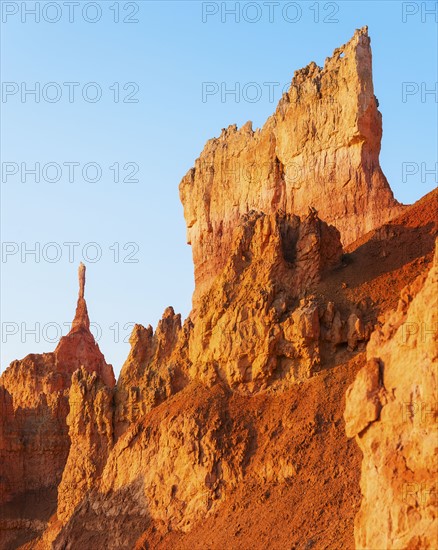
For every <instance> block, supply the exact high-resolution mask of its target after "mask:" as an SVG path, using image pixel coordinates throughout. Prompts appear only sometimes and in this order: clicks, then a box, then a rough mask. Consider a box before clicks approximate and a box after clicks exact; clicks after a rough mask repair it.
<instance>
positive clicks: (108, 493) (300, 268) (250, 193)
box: [0, 28, 438, 550]
mask: <svg viewBox="0 0 438 550" xmlns="http://www.w3.org/2000/svg"><path fill="white" fill-rule="evenodd" d="M380 138H381V119H380V114H379V113H378V111H377V104H376V100H375V97H374V92H373V86H372V79H371V52H370V48H369V38H368V36H367V30H366V28H364V29H361V30H359V31H357V32H356V33H355V35H354V36H353V38H352V39H351V41H350V42H349V43H348V44H346V45H345V46H343V47H342V48H340V49H338V50H336V51H335V53H334V56H333V57H332V58H330V59H328V60H327V61H326V63H325V66H324V68H323V69H320V68H318V67H317V66H316V65H315V64H311V65H309V66H308V67H307V68H305V69H303V70H302V71H298V72H297V73H296V75H295V77H294V80H293V82H292V85H291V88H290V90H289V92H288V93H287V94H285V96H284V97H283V99H282V100H281V102H280V104H279V106H278V108H277V110H276V112H275V114H274V115H273V116H272V117H271V118H270V119H269V120H268V121H267V123H266V124H265V126H264V127H263V129H262V130H259V131H256V132H253V131H252V129H251V127H250V125H249V124H247V125H245V126H244V127H243V128H241V129H240V130H237V129H236V128H234V127H230V128H229V129H228V130H226V131H224V132H223V133H222V136H221V137H220V138H218V139H214V140H211V141H209V142H208V143H207V145H206V147H205V149H204V152H203V153H202V155H201V157H200V159H198V160H197V161H196V165H195V168H194V169H192V170H191V171H190V172H189V174H188V175H187V176H186V177H185V178H184V179H183V181H182V183H181V186H180V193H181V198H182V201H183V204H184V212H185V218H186V222H187V227H188V240H189V241H190V242H191V244H192V247H193V257H194V267H195V278H196V288H195V294H194V302H193V306H194V307H193V310H192V312H191V314H190V315H189V317H188V318H187V319H186V320H185V321H184V322H181V317H180V315H178V314H175V312H174V310H173V309H172V308H171V307H169V308H167V309H166V310H165V312H164V314H163V318H162V319H161V321H160V322H159V323H158V326H157V328H156V330H155V331H154V330H153V329H152V327H150V326H148V327H146V328H145V327H143V326H142V325H140V324H138V325H135V327H134V330H133V332H132V335H131V338H130V343H131V351H130V353H129V356H128V358H127V360H126V361H125V364H124V365H123V367H122V370H121V373H120V376H119V379H118V381H117V384H115V379H114V375H113V371H112V367H111V365H108V364H107V363H106V361H105V359H104V357H103V355H102V353H101V352H100V350H99V348H98V346H97V344H96V343H95V341H94V339H93V337H92V335H91V333H90V331H89V318H88V312H87V306H86V303H85V298H84V286H85V268H84V267H83V266H81V267H80V270H79V297H78V303H77V309H76V315H75V319H74V322H73V325H72V329H71V331H70V332H69V334H68V335H67V336H65V337H63V338H62V339H61V341H60V342H59V344H58V346H57V348H56V350H55V351H54V352H53V353H47V354H43V355H29V356H27V357H26V358H25V359H23V360H22V361H15V362H13V363H12V364H11V366H10V367H9V368H8V369H7V370H6V371H5V373H4V374H3V375H2V377H1V378H0V413H1V419H0V458H1V471H0V487H1V496H2V500H3V502H4V503H5V504H4V505H3V506H2V507H1V508H0V533H1V537H2V538H1V543H0V548H1V549H2V550H3V548H5V549H6V548H7V549H10V548H22V549H23V550H24V549H30V548H32V549H39V550H49V549H56V550H57V549H63V550H64V549H76V548H81V549H82V548H84V549H88V548H90V549H91V548H93V549H94V548H96V549H100V548H102V549H108V550H111V549H114V550H116V549H120V548H136V549H137V550H146V549H148V550H149V549H152V548H153V549H163V550H164V549H166V550H167V549H168V548H174V549H189V548H190V549H202V550H207V549H210V550H219V549H220V550H222V549H223V548H230V549H241V548H242V549H246V548H254V549H257V550H258V549H260V550H261V549H263V550H264V549H266V548H273V549H279V550H280V549H281V550H283V549H285V548H290V549H293V550H305V549H309V548H314V549H331V550H339V549H340V548H348V549H349V548H354V546H355V540H356V546H357V548H361V549H363V548H382V549H383V548H386V547H390V546H388V545H390V544H393V545H394V547H395V548H398V547H399V548H405V547H406V548H409V549H410V550H414V549H417V548H418V549H420V548H427V547H428V546H427V545H428V544H429V547H433V545H434V541H433V537H432V534H431V530H432V527H433V524H432V523H431V521H432V519H433V518H434V514H435V512H434V508H433V503H432V502H431V501H430V500H427V501H424V502H423V501H421V502H420V501H419V500H418V498H419V497H415V496H412V495H410V496H409V498H411V499H412V498H413V499H414V500H412V501H409V502H407V501H406V502H405V501H404V500H403V496H401V495H403V492H402V485H403V483H405V482H406V483H410V482H412V483H421V482H425V481H428V480H430V478H431V476H432V475H434V473H435V471H434V469H433V463H432V461H431V453H432V451H433V441H432V439H433V438H432V431H431V430H432V424H431V422H432V420H431V416H428V417H427V419H428V420H427V423H426V424H424V425H420V426H418V425H416V424H414V420H413V419H412V418H409V415H408V420H407V421H406V422H403V421H402V420H401V416H400V415H401V414H402V412H403V404H404V403H405V401H407V402H408V403H412V404H413V405H415V403H416V400H418V399H421V400H426V401H427V400H432V398H433V395H435V399H436V379H434V376H433V375H432V373H433V369H432V367H431V365H432V363H433V362H434V361H436V357H435V356H434V355H433V352H432V347H431V346H432V344H431V343H430V342H429V341H428V342H423V341H420V340H419V338H420V336H419V334H416V333H414V332H412V331H411V334H410V335H409V338H408V341H406V342H403V341H400V338H402V334H403V326H406V325H407V323H418V322H419V319H421V316H422V315H423V314H424V316H425V319H426V322H428V323H433V322H434V321H435V322H436V314H434V313H432V312H431V311H429V312H428V311H426V309H425V308H426V307H427V304H428V305H429V306H434V307H435V308H436V302H434V301H433V300H434V298H433V295H432V294H433V288H434V284H436V279H434V278H433V277H436V275H433V273H434V272H432V271H430V274H429V275H427V276H426V273H427V272H428V271H429V269H430V266H431V261H432V248H433V240H434V234H435V233H436V220H437V206H436V205H437V196H438V194H437V193H436V192H435V193H431V194H429V195H428V196H426V197H424V198H423V199H422V200H421V201H419V203H417V204H415V205H413V206H412V207H406V208H404V209H402V208H401V206H400V205H398V203H397V202H396V201H395V200H394V199H393V197H392V193H391V190H390V188H389V186H388V184H387V182H386V180H385V178H384V176H383V174H382V172H381V170H380V167H379V162H378V155H379V149H380ZM396 215H397V216H396ZM394 216H396V217H394ZM392 217H394V218H393V219H392V220H391V221H389V220H390V218H392ZM341 242H343V243H344V244H347V243H348V254H345V253H343V249H342V245H341ZM401 245H402V246H401ZM420 245H421V246H420ZM431 274H432V275H431ZM418 277H420V278H418ZM417 278H418V279H417ZM414 281H416V282H414ZM406 285H411V286H409V288H408V290H406V291H404V293H402V302H401V305H399V307H398V309H397V311H396V312H393V313H388V311H391V309H392V308H393V307H394V306H396V303H397V296H398V294H399V291H400V289H401V288H403V287H405V286H406ZM385 315H386V317H385V318H384V319H385V320H384V321H383V320H382V319H383V317H382V316H385ZM434 315H435V317H434ZM371 334H372V337H371V340H370V335H371ZM367 343H368V346H367ZM403 346H404V347H403ZM435 355H436V354H435ZM356 375H357V378H356V382H354V384H353V386H351V388H350V389H349V390H348V392H347V388H348V387H349V385H350V384H352V382H353V380H354V379H355V377H356ZM346 392H347V395H346ZM434 392H435V394H434ZM344 410H345V421H346V424H345V423H344V420H343V415H344ZM409 410H410V409H409ZM412 410H414V406H413V407H412ZM397 415H398V416H397ZM409 422H411V424H412V425H411V424H410V423H409ZM346 429H347V433H346ZM347 434H348V436H347ZM353 436H356V441H357V442H358V443H359V446H360V448H361V450H362V451H363V453H364V459H363V464H362V481H361V487H360V486H359V480H360V475H361V470H360V460H361V456H360V449H359V447H358V446H357V445H356V442H355V440H354V439H352V437H353ZM422 443H424V445H425V448H424V452H423V449H422V448H421V447H420V444H422ZM399 474H400V475H399ZM361 488H362V495H361V490H360V489H361ZM411 489H412V487H411ZM34 498H37V500H38V502H37V504H36V505H35V506H33V503H34ZM361 499H362V503H361ZM415 499H417V500H415ZM376 502H378V503H379V506H375V503H376ZM359 507H360V511H359V513H358V514H357V517H356V528H355V530H354V529H353V522H354V518H355V516H356V513H357V512H358V510H359ZM380 510H384V513H381V514H380V515H379V516H378V512H379V511H380ZM379 513H380V512H379ZM397 545H399V546H397ZM403 545H404V546H403ZM435 546H436V544H435Z"/></svg>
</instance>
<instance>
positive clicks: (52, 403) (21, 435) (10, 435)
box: [0, 267, 115, 502]
mask: <svg viewBox="0 0 438 550" xmlns="http://www.w3.org/2000/svg"><path fill="white" fill-rule="evenodd" d="M79 275H80V277H79V282H80V291H79V298H78V303H77V308H76V315H75V319H74V321H73V324H72V328H71V330H70V332H69V333H68V334H67V335H66V336H64V337H63V338H61V340H60V342H59V344H58V346H57V348H56V349H55V351H54V352H52V353H43V354H41V355H37V354H31V355H28V356H27V357H25V358H24V359H23V360H21V361H13V362H12V363H11V365H10V366H9V368H7V369H6V370H5V372H4V373H3V374H2V376H1V377H0V399H1V407H2V409H1V412H2V415H1V417H0V425H1V428H0V460H1V462H2V471H1V477H0V487H1V490H0V497H1V498H2V499H3V502H4V501H7V500H10V499H11V498H12V497H13V496H14V495H16V494H19V493H23V492H26V491H38V490H42V489H44V488H48V487H53V486H57V485H58V484H59V482H60V480H61V476H62V472H63V469H64V466H65V463H66V460H67V456H68V453H69V448H70V439H69V436H68V427H67V424H66V418H67V414H68V411H69V395H68V394H69V388H70V384H71V377H72V374H73V373H74V372H75V371H76V370H77V369H78V368H80V367H81V366H83V367H84V368H85V370H86V371H87V372H89V373H97V374H98V375H99V376H101V377H102V380H103V381H104V383H105V384H106V385H107V386H108V387H113V386H114V384H115V378H114V373H113V370H112V366H111V365H108V364H107V363H106V362H105V358H104V356H103V355H102V353H101V351H100V350H99V347H98V345H97V343H96V342H95V340H94V337H93V335H92V334H91V332H90V330H89V326H90V322H89V319H88V313H87V305H86V303H85V299H84V297H83V296H84V295H83V289H84V286H83V285H84V284H85V268H84V267H81V268H80V271H79Z"/></svg>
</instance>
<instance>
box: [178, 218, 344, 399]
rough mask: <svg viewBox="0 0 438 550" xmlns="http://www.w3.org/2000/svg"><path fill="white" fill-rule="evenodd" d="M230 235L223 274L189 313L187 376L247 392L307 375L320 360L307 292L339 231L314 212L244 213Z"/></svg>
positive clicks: (331, 260) (335, 248)
mask: <svg viewBox="0 0 438 550" xmlns="http://www.w3.org/2000/svg"><path fill="white" fill-rule="evenodd" d="M233 242H234V248H233V252H232V254H231V257H230V259H229V261H228V263H227V264H226V266H225V268H224V270H223V273H222V274H221V275H220V276H218V277H217V278H216V279H215V281H214V282H213V284H212V286H211V288H210V290H209V291H208V292H207V293H206V294H204V296H203V297H202V298H201V299H200V300H199V302H198V307H197V309H196V310H195V311H193V312H192V317H193V327H192V330H191V332H190V335H189V351H188V356H189V359H190V366H189V370H190V375H191V377H192V378H200V379H201V380H203V381H204V382H206V383H208V384H212V383H215V382H216V381H217V380H218V379H220V380H223V381H226V382H227V384H229V386H230V387H234V388H235V387H237V386H241V385H242V384H247V386H248V388H249V389H250V390H251V391H254V390H258V389H261V388H263V387H267V385H268V384H269V383H271V382H272V381H273V380H275V379H278V378H283V379H286V378H287V379H290V380H298V379H302V378H306V377H308V376H310V375H311V374H312V372H313V369H314V368H315V367H316V366H317V365H318V364H319V360H320V357H319V347H318V346H319V338H320V331H319V324H320V323H319V309H318V303H317V302H316V301H315V300H312V298H311V297H310V294H311V291H312V288H313V287H314V286H315V285H316V284H317V283H318V281H319V280H320V278H321V276H322V274H323V273H324V270H326V269H329V268H330V267H334V266H335V265H337V264H339V262H340V258H341V253H342V247H341V244H340V240H339V232H338V231H337V230H336V229H335V228H334V227H331V226H328V225H327V224H326V223H324V222H322V221H321V220H320V219H319V218H318V217H317V216H315V215H314V214H313V213H310V214H309V215H308V216H307V217H303V218H302V219H300V218H299V217H298V216H288V215H279V214H271V215H266V214H262V213H259V212H251V213H249V214H248V215H246V216H244V218H243V224H242V225H241V226H239V227H237V228H236V229H235V231H234V234H233ZM300 300H301V302H300Z"/></svg>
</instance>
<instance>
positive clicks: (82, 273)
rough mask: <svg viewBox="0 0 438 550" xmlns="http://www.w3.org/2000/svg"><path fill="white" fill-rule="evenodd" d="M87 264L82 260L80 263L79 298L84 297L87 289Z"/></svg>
mask: <svg viewBox="0 0 438 550" xmlns="http://www.w3.org/2000/svg"><path fill="white" fill-rule="evenodd" d="M85 269H86V267H85V265H84V264H83V263H82V262H81V263H80V264H79V269H78V277H79V298H84V291H85Z"/></svg>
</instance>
